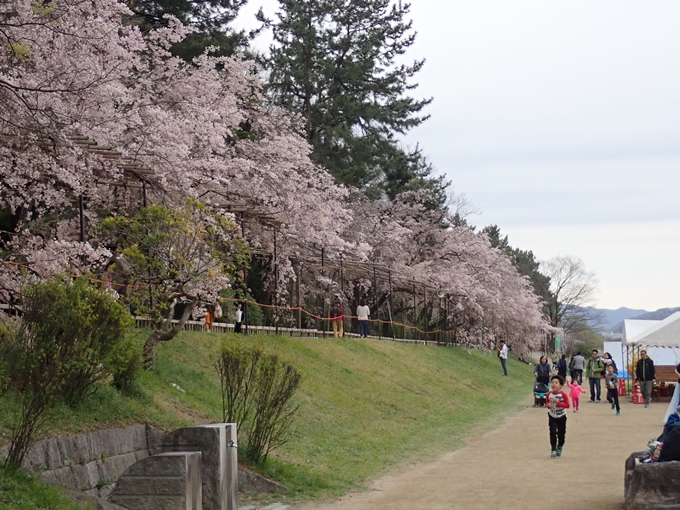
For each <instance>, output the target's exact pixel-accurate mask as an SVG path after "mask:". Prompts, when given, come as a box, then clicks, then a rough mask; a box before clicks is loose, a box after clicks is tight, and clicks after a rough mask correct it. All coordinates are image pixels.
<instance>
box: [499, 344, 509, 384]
mask: <svg viewBox="0 0 680 510" xmlns="http://www.w3.org/2000/svg"><path fill="white" fill-rule="evenodd" d="M498 358H499V359H500V360H501V366H502V367H503V377H507V376H508V346H507V345H505V340H501V342H500V345H499V346H498Z"/></svg>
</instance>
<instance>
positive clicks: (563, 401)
mask: <svg viewBox="0 0 680 510" xmlns="http://www.w3.org/2000/svg"><path fill="white" fill-rule="evenodd" d="M563 385H564V379H562V377H561V376H559V375H553V376H552V379H550V391H549V392H548V394H547V395H546V397H545V402H546V406H547V407H548V428H549V429H550V456H551V457H561V456H562V448H564V440H565V436H566V434H567V409H569V397H568V396H567V394H566V393H565V392H564V391H562V386H563Z"/></svg>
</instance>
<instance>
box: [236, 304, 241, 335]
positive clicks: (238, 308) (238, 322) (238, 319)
mask: <svg viewBox="0 0 680 510" xmlns="http://www.w3.org/2000/svg"><path fill="white" fill-rule="evenodd" d="M242 324H243V305H242V304H241V303H239V304H238V305H236V313H235V314H234V333H240V332H241V325H242Z"/></svg>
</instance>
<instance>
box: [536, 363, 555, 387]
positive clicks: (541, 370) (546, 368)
mask: <svg viewBox="0 0 680 510" xmlns="http://www.w3.org/2000/svg"><path fill="white" fill-rule="evenodd" d="M551 373H552V366H551V365H550V363H549V362H548V358H547V356H541V359H540V360H539V361H538V365H536V368H534V377H535V378H536V382H540V383H543V384H550V374H551Z"/></svg>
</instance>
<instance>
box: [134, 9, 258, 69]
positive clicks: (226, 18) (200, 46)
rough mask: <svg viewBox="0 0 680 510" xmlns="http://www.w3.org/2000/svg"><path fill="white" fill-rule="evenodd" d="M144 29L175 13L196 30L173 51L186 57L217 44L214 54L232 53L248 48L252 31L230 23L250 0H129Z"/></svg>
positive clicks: (163, 20)
mask: <svg viewBox="0 0 680 510" xmlns="http://www.w3.org/2000/svg"><path fill="white" fill-rule="evenodd" d="M126 3H127V5H128V7H129V8H130V9H131V10H132V11H133V12H134V13H135V15H136V16H137V17H138V19H139V23H140V24H141V26H142V29H144V30H150V29H153V28H158V27H159V26H164V25H165V23H166V21H165V19H164V16H166V15H172V16H175V17H176V18H177V19H179V20H180V21H181V22H182V23H183V24H184V25H188V26H191V27H194V28H196V29H197V31H196V32H195V33H193V34H190V35H189V36H187V37H186V38H185V39H184V40H182V41H181V42H179V43H178V44H175V45H174V46H173V48H172V51H173V53H174V54H175V55H178V56H180V57H182V58H184V59H185V60H191V59H192V58H193V57H195V56H197V55H200V54H201V53H203V51H204V50H205V48H206V47H208V46H214V47H215V48H216V50H215V51H214V52H213V53H214V54H215V55H219V56H225V55H228V56H230V55H233V54H234V53H236V52H237V51H239V50H244V49H246V47H247V45H248V42H249V39H250V38H249V34H247V33H246V32H245V31H243V30H240V31H239V30H234V29H233V28H231V27H230V24H231V23H232V22H233V21H234V20H235V19H236V16H238V13H239V11H240V9H241V8H242V7H243V6H244V5H246V4H247V3H248V0H126Z"/></svg>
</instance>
